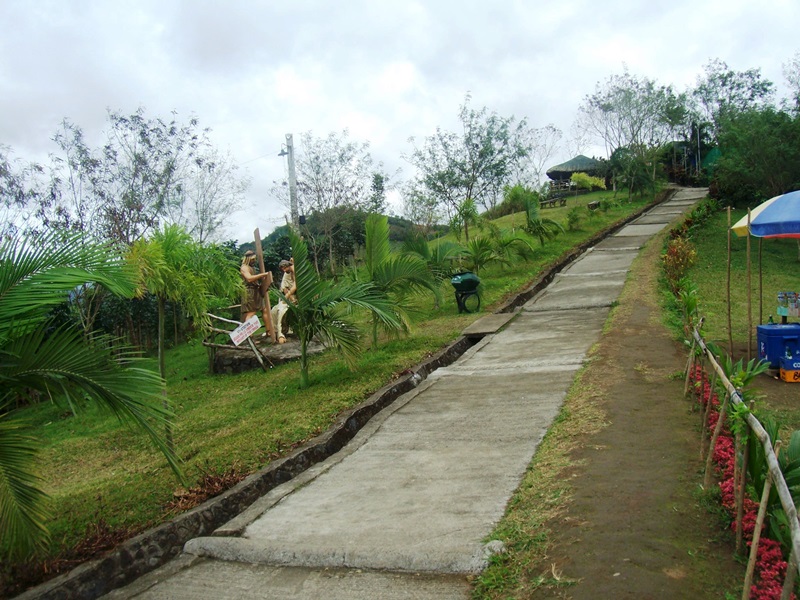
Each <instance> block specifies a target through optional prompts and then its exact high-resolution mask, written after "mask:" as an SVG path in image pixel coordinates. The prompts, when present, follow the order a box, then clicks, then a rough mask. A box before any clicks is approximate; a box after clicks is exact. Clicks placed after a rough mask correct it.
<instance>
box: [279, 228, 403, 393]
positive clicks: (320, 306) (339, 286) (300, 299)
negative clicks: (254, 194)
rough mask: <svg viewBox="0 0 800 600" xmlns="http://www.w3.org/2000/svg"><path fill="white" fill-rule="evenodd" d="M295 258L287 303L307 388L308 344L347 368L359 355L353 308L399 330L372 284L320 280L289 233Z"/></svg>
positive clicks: (299, 243) (305, 252)
mask: <svg viewBox="0 0 800 600" xmlns="http://www.w3.org/2000/svg"><path fill="white" fill-rule="evenodd" d="M289 240H290V242H291V244H292V257H293V258H294V271H295V281H296V282H297V294H296V296H297V302H287V304H288V319H289V323H290V325H291V327H292V329H293V330H294V331H295V333H296V334H297V336H298V337H299V338H300V387H301V388H306V387H308V385H309V376H308V345H309V343H311V341H312V340H313V339H314V338H317V339H319V341H320V342H322V343H323V344H324V345H325V346H327V347H332V348H336V349H337V350H339V351H340V352H341V354H342V356H343V357H344V359H345V360H346V361H347V363H348V365H349V366H350V367H353V366H354V365H355V359H356V358H357V357H358V355H359V353H360V350H361V348H360V345H359V338H360V332H359V330H358V327H357V326H356V324H355V323H354V322H353V321H352V311H351V309H353V308H362V309H366V310H368V311H370V312H371V313H372V314H373V315H374V316H375V318H377V319H378V321H379V322H380V323H381V324H382V325H383V326H384V327H388V328H392V329H395V330H399V329H401V328H402V324H401V323H400V322H399V321H398V320H397V316H396V314H395V310H394V306H393V305H392V302H391V301H390V300H389V299H388V298H387V297H386V295H385V294H382V293H381V292H380V291H379V290H378V289H377V288H376V287H375V284H373V283H372V282H366V283H361V282H352V281H341V282H339V283H335V282H332V281H328V280H323V279H320V277H319V275H317V273H316V271H315V270H314V268H313V266H312V265H311V263H310V261H309V259H308V248H307V246H306V244H305V242H304V241H303V240H302V239H300V237H298V235H297V234H296V233H294V232H290V234H289Z"/></svg>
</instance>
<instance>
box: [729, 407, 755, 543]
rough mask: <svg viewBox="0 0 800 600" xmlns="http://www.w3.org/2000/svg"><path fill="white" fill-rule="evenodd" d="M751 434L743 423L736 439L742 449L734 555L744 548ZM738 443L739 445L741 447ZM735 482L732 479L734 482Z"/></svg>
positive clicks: (736, 490) (748, 427) (751, 409)
mask: <svg viewBox="0 0 800 600" xmlns="http://www.w3.org/2000/svg"><path fill="white" fill-rule="evenodd" d="M754 404H755V403H754V402H750V412H751V413H752V412H753V409H754V408H755V406H754ZM752 434H753V432H752V431H750V426H749V425H748V424H746V422H745V435H744V436H737V437H744V442H743V443H744V448H742V466H741V467H740V468H739V473H738V475H739V477H738V483H734V486H733V489H734V492H735V493H736V553H737V554H741V553H742V549H743V547H744V529H743V527H744V523H743V521H744V497H745V486H746V485H747V462H748V461H749V460H750V444H749V443H748V441H747V440H749V438H750V436H751V435H752ZM741 443H742V442H741V441H740V445H741ZM736 481H737V480H736V479H734V482H736Z"/></svg>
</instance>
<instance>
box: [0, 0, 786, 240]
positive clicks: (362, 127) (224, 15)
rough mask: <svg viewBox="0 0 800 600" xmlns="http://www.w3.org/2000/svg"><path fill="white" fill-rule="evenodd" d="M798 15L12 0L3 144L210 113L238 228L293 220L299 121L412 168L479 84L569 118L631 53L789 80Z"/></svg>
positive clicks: (652, 69) (712, 4)
mask: <svg viewBox="0 0 800 600" xmlns="http://www.w3.org/2000/svg"><path fill="white" fill-rule="evenodd" d="M798 22H800V3H798V2H796V0H764V2H760V3H754V2H745V1H744V0H700V1H698V0H691V1H690V0H675V1H673V2H670V3H652V2H651V3H634V2H629V1H622V0H604V1H600V2H598V1H597V0H559V1H558V2H556V1H555V0H543V1H540V2H529V1H527V0H509V1H508V2H503V3H499V4H498V3H490V2H485V1H484V0H459V1H456V0H427V1H421V0H382V1H381V2H373V1H370V0H353V1H352V2H326V1H323V0H295V1H294V2H292V3H276V2H272V1H267V0H230V1H228V2H225V3H220V2H216V1H213V0H138V1H137V2H135V3H121V2H103V1H101V0H36V1H35V2H31V1H30V0H3V2H2V3H0V114H2V117H3V118H2V120H0V144H8V145H10V146H11V147H12V148H13V150H14V153H15V155H16V156H19V157H22V158H28V159H37V160H43V159H45V158H46V154H47V152H49V151H53V150H54V147H53V145H52V143H51V142H50V138H51V137H52V135H53V133H54V132H55V130H56V128H57V126H58V123H59V122H60V121H61V119H62V118H64V117H69V118H70V119H71V120H73V121H74V122H75V123H77V124H78V125H80V126H81V127H83V128H84V130H85V131H86V132H87V135H90V136H91V135H97V134H99V132H100V131H101V129H102V128H103V126H104V124H105V118H106V109H112V110H120V111H122V112H132V111H134V110H136V108H137V107H139V106H144V107H146V109H147V113H148V115H152V116H165V115H167V114H168V113H169V111H171V110H177V111H178V115H179V117H188V115H189V114H195V115H196V116H197V117H198V118H199V119H200V123H201V125H203V126H209V127H211V128H212V130H213V132H212V138H213V140H214V141H215V142H216V143H217V144H218V145H220V146H221V147H222V148H223V149H227V148H229V149H230V150H231V151H232V153H233V154H234V156H235V157H236V158H237V159H238V160H239V161H240V163H241V164H242V166H243V168H246V169H247V170H248V171H249V172H250V174H251V175H252V177H253V186H252V189H251V191H250V194H249V197H248V205H249V207H251V208H249V210H248V211H245V212H243V213H242V214H241V215H237V225H236V226H235V228H234V229H232V230H231V232H230V233H231V235H232V236H234V237H238V238H241V239H250V237H251V236H252V230H253V228H254V226H255V225H257V226H259V227H260V229H261V231H262V232H267V231H269V230H270V229H271V228H272V227H274V226H275V225H277V224H281V223H282V222H283V219H282V215H283V213H285V212H286V209H285V208H284V207H283V206H281V205H280V204H279V203H277V202H275V201H274V200H273V199H270V198H269V197H268V193H267V192H268V189H269V186H270V183H271V182H272V181H273V180H280V179H283V178H284V171H285V168H286V167H285V161H284V159H282V158H279V157H278V156H277V154H278V152H279V150H280V146H281V143H282V142H283V141H284V135H285V134H286V133H287V132H292V133H295V140H298V139H299V134H300V133H302V132H305V131H309V130H310V131H313V133H314V134H315V135H316V136H320V137H321V136H325V135H327V134H328V133H330V132H332V131H341V130H342V129H344V128H347V129H349V131H350V134H351V136H352V137H354V138H360V139H364V140H366V141H370V143H371V148H372V151H373V154H374V156H375V158H376V160H380V161H383V162H384V163H385V164H386V165H387V167H389V169H390V170H394V169H395V168H398V167H403V168H404V171H406V176H407V175H408V165H406V164H405V163H404V161H403V159H402V158H401V157H402V155H403V154H404V153H407V152H408V151H409V150H410V146H409V144H408V141H407V140H408V138H409V137H411V136H415V137H416V138H418V139H420V138H423V137H424V136H426V135H429V134H430V133H432V132H433V130H434V129H435V128H436V127H437V126H441V127H443V128H446V129H455V128H456V127H457V122H456V115H457V111H458V107H459V105H460V104H461V103H462V102H463V101H464V96H465V94H466V93H467V92H470V93H471V94H472V104H473V106H476V107H480V106H484V105H485V106H487V107H489V108H490V109H491V110H496V111H497V112H499V113H500V114H503V115H512V114H513V115H515V116H516V117H517V118H521V117H527V118H528V120H529V122H530V124H531V125H532V126H544V125H546V124H548V123H553V124H554V125H556V126H557V127H559V128H560V129H562V131H564V132H565V133H568V131H569V128H570V125H571V123H572V121H573V119H574V117H575V115H576V111H577V108H578V105H579V104H580V102H581V99H582V98H583V97H584V96H585V95H586V94H590V93H592V92H593V90H594V87H595V84H596V83H597V82H598V81H604V80H605V79H607V78H608V77H609V76H610V75H612V74H615V73H620V72H621V71H622V68H623V65H627V66H628V68H629V69H630V71H631V72H632V73H634V74H636V75H640V76H646V77H649V78H651V79H655V80H657V81H658V82H659V83H663V84H673V85H674V86H675V87H676V88H678V89H685V88H686V87H687V86H690V85H692V84H694V82H695V80H696V78H697V76H698V75H700V74H701V73H702V68H703V65H705V64H706V63H707V62H708V60H709V59H711V58H716V57H718V58H720V59H721V60H724V61H725V62H727V63H728V65H729V66H730V67H731V68H733V69H736V70H744V69H748V68H752V67H758V68H761V69H762V73H763V75H764V76H765V77H766V78H768V79H770V80H772V81H774V82H775V83H776V84H782V74H781V64H782V63H783V62H786V61H787V60H788V59H789V58H791V57H792V56H793V55H794V54H795V52H797V51H798V49H799V48H800V42H797V41H795V40H796V39H797V37H796V31H795V30H796V24H797V23H798ZM568 158H570V157H569V156H558V157H556V158H554V161H553V162H554V164H555V162H561V161H562V160H566V159H568ZM255 221H257V222H255Z"/></svg>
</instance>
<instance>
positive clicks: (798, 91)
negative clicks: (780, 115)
mask: <svg viewBox="0 0 800 600" xmlns="http://www.w3.org/2000/svg"><path fill="white" fill-rule="evenodd" d="M783 76H784V77H785V78H786V83H787V84H789V104H788V107H787V108H788V109H789V110H794V111H795V112H800V51H798V52H795V55H794V56H793V57H792V58H790V59H789V60H788V61H787V62H785V63H783Z"/></svg>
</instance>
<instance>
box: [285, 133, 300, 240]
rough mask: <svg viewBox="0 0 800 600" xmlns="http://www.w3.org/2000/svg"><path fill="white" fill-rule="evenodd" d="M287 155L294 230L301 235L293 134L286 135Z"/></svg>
mask: <svg viewBox="0 0 800 600" xmlns="http://www.w3.org/2000/svg"><path fill="white" fill-rule="evenodd" d="M286 153H287V155H288V156H287V158H286V160H287V162H288V163H289V205H290V207H291V213H292V229H294V231H295V233H298V234H299V233H300V211H299V210H298V208H297V175H296V173H295V170H294V141H293V138H292V134H291V133H287V134H286Z"/></svg>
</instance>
